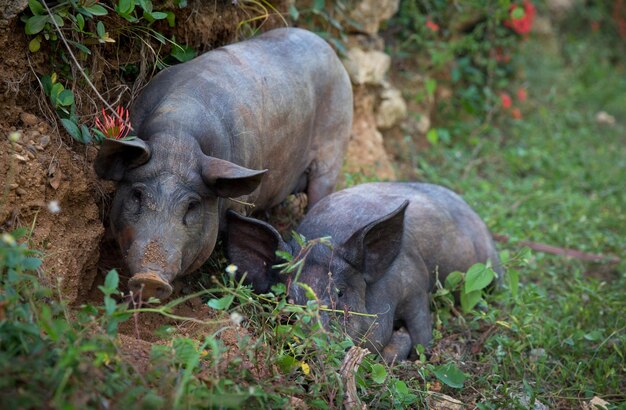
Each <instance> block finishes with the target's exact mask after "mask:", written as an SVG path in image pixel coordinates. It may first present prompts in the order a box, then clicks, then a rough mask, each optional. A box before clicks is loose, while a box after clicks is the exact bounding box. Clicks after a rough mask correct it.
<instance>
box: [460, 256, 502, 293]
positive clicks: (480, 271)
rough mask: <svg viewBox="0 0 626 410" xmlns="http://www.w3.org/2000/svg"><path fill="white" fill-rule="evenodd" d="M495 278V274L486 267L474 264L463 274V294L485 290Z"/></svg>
mask: <svg viewBox="0 0 626 410" xmlns="http://www.w3.org/2000/svg"><path fill="white" fill-rule="evenodd" d="M495 276H496V273H495V272H494V271H493V270H492V269H490V268H488V267H486V266H485V265H484V264H482V263H476V264H474V265H473V266H472V267H471V268H469V269H468V271H467V273H466V274H465V287H464V292H465V293H470V292H473V291H475V290H481V289H484V288H486V287H487V286H488V285H489V284H490V283H491V281H492V280H493V278H494V277H495Z"/></svg>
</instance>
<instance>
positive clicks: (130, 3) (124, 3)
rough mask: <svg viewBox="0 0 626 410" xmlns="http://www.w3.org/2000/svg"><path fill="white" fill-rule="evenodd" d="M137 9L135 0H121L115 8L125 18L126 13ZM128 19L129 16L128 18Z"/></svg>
mask: <svg viewBox="0 0 626 410" xmlns="http://www.w3.org/2000/svg"><path fill="white" fill-rule="evenodd" d="M134 9H135V0H120V1H119V3H117V7H115V10H116V11H117V12H118V13H119V14H122V15H123V16H122V17H124V18H126V15H129V14H130V13H132V12H133V10H134ZM126 19H127V20H128V18H126Z"/></svg>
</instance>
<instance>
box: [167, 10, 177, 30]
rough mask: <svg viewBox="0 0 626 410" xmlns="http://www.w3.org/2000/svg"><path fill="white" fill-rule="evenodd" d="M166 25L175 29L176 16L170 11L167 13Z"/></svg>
mask: <svg viewBox="0 0 626 410" xmlns="http://www.w3.org/2000/svg"><path fill="white" fill-rule="evenodd" d="M166 18H167V25H168V26H170V27H176V14H174V13H172V12H171V11H168V12H167V17H166Z"/></svg>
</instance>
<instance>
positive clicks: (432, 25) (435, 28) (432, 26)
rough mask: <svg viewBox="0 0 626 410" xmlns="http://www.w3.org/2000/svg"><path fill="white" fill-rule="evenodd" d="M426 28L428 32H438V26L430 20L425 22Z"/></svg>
mask: <svg viewBox="0 0 626 410" xmlns="http://www.w3.org/2000/svg"><path fill="white" fill-rule="evenodd" d="M426 27H428V28H429V29H430V31H432V32H433V33H436V32H438V31H439V24H437V23H435V22H432V21H430V20H427V21H426Z"/></svg>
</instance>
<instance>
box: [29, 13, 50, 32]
mask: <svg viewBox="0 0 626 410" xmlns="http://www.w3.org/2000/svg"><path fill="white" fill-rule="evenodd" d="M47 22H48V16H32V17H31V18H29V19H28V21H26V27H25V28H24V32H25V33H26V34H28V35H33V34H37V33H39V32H40V31H41V30H43V28H44V27H45V26H46V23H47Z"/></svg>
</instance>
